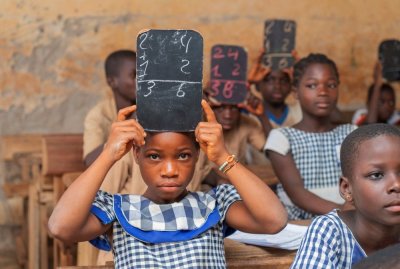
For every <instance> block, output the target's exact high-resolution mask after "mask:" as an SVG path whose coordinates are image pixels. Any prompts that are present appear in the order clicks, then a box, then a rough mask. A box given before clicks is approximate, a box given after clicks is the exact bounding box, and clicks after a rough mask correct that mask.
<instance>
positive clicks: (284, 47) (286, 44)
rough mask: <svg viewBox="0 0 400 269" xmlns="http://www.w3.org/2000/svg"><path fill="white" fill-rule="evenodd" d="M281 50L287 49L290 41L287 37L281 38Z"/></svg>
mask: <svg viewBox="0 0 400 269" xmlns="http://www.w3.org/2000/svg"><path fill="white" fill-rule="evenodd" d="M282 43H283V44H282V51H288V45H289V43H290V41H289V39H287V38H284V39H283V40H282Z"/></svg>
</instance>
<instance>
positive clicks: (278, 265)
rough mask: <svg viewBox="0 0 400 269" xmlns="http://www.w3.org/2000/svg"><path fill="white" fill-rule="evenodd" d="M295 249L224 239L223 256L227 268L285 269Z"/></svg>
mask: <svg viewBox="0 0 400 269" xmlns="http://www.w3.org/2000/svg"><path fill="white" fill-rule="evenodd" d="M295 255H296V251H295V250H284V249H277V248H267V247H260V246H254V245H246V244H243V243H240V242H237V241H234V240H231V239H225V257H226V263H227V266H228V268H229V269H238V268H249V269H258V268H259V269H261V268H263V269H269V268H271V269H272V268H273V269H284V268H285V269H286V268H289V267H290V265H291V264H292V262H293V260H294V257H295Z"/></svg>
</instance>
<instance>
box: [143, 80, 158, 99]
mask: <svg viewBox="0 0 400 269" xmlns="http://www.w3.org/2000/svg"><path fill="white" fill-rule="evenodd" d="M154 86H156V83H155V82H154V81H153V80H150V81H147V90H149V92H148V93H146V94H144V95H143V96H144V97H147V96H149V95H150V94H151V93H152V91H151V89H152V88H153V87H154Z"/></svg>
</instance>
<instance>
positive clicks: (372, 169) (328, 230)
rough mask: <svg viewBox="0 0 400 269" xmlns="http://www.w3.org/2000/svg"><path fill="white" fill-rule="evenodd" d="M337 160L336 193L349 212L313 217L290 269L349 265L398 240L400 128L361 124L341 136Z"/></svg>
mask: <svg viewBox="0 0 400 269" xmlns="http://www.w3.org/2000/svg"><path fill="white" fill-rule="evenodd" d="M340 160H341V162H340V163H341V168H342V172H343V176H342V178H341V180H340V193H341V195H342V197H343V198H344V199H345V200H346V201H347V202H348V203H351V204H352V205H353V206H354V210H347V211H342V210H338V209H334V210H333V211H331V212H330V213H328V214H326V215H323V216H318V217H316V218H315V219H314V220H313V222H312V224H311V225H310V227H309V228H308V231H307V233H306V235H305V236H304V238H303V240H302V243H301V246H300V248H299V250H298V252H297V255H296V258H295V261H294V263H293V264H292V267H291V268H293V269H297V268H304V269H312V268H327V269H331V268H337V269H339V268H340V269H346V268H352V265H353V264H355V263H357V262H359V261H361V260H362V259H364V258H365V257H367V256H369V255H370V254H373V253H374V252H376V251H378V250H381V249H383V248H386V247H388V246H391V245H395V244H399V243H400V130H399V129H398V128H397V127H395V126H392V125H389V124H382V123H376V124H370V125H365V126H362V127H360V128H358V129H357V130H355V131H353V132H352V133H351V134H349V135H348V136H347V137H346V138H345V139H344V141H343V144H342V147H341V152H340ZM397 252H398V247H397ZM396 256H397V257H399V256H398V253H397V255H396ZM392 258H393V257H392ZM357 268H369V267H357ZM377 268H381V267H377ZM385 268H386V267H385ZM390 268H394V267H390Z"/></svg>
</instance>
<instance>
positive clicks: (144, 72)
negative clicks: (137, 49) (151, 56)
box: [138, 60, 149, 78]
mask: <svg viewBox="0 0 400 269" xmlns="http://www.w3.org/2000/svg"><path fill="white" fill-rule="evenodd" d="M143 65H146V66H145V67H144V70H143V73H142V74H140V75H138V77H139V78H142V77H144V76H145V75H147V73H146V70H147V66H148V65H149V60H146V61H144V62H143V63H141V64H140V65H139V66H143Z"/></svg>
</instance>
